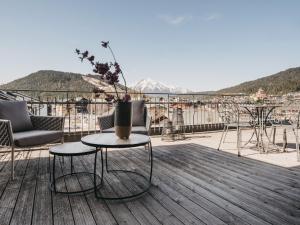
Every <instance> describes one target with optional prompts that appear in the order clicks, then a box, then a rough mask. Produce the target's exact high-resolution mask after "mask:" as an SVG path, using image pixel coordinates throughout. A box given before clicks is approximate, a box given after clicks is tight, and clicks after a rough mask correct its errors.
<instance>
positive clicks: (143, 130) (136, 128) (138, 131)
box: [102, 126, 148, 135]
mask: <svg viewBox="0 0 300 225" xmlns="http://www.w3.org/2000/svg"><path fill="white" fill-rule="evenodd" d="M114 132H115V128H114V127H112V128H109V129H105V130H103V131H102V133H114ZM131 133H134V134H145V135H148V131H147V129H146V127H144V126H134V127H132V128H131Z"/></svg>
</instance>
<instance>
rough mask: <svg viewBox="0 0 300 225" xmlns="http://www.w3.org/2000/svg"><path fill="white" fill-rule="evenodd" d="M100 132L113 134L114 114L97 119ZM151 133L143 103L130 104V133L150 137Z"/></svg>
mask: <svg viewBox="0 0 300 225" xmlns="http://www.w3.org/2000/svg"><path fill="white" fill-rule="evenodd" d="M98 122H99V127H100V132H102V133H114V132H115V128H114V112H113V113H112V114H110V115H107V116H101V117H98ZM150 132H151V117H150V116H149V115H148V110H147V107H146V105H145V101H133V102H132V129H131V133H135V134H144V135H150Z"/></svg>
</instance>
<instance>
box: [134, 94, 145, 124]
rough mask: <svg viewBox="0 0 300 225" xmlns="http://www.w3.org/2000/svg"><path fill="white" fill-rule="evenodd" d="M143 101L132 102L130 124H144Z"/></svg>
mask: <svg viewBox="0 0 300 225" xmlns="http://www.w3.org/2000/svg"><path fill="white" fill-rule="evenodd" d="M144 108H145V101H143V100H142V101H133V102H132V126H145V109H144Z"/></svg>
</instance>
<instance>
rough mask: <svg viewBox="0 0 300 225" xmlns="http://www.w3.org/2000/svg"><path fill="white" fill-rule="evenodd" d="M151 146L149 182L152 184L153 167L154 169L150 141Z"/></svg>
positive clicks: (150, 146)
mask: <svg viewBox="0 0 300 225" xmlns="http://www.w3.org/2000/svg"><path fill="white" fill-rule="evenodd" d="M149 148H150V177H149V183H150V184H151V180H152V169H153V153H152V143H151V141H150V142H149Z"/></svg>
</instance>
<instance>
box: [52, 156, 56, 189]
mask: <svg viewBox="0 0 300 225" xmlns="http://www.w3.org/2000/svg"><path fill="white" fill-rule="evenodd" d="M52 179H53V181H52V184H53V190H54V193H56V184H55V155H54V156H53V163H52Z"/></svg>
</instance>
